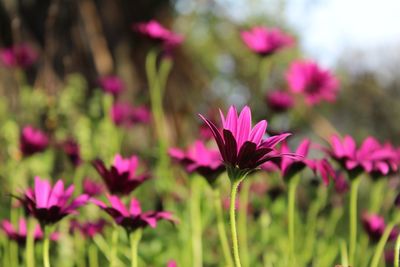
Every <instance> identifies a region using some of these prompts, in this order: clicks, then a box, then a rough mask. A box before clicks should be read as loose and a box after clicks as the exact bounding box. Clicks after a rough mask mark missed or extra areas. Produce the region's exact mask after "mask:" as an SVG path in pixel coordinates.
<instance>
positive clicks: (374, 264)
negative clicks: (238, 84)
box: [370, 223, 394, 267]
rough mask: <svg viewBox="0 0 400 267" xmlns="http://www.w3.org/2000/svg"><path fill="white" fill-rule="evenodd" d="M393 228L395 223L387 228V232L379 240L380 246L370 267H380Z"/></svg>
mask: <svg viewBox="0 0 400 267" xmlns="http://www.w3.org/2000/svg"><path fill="white" fill-rule="evenodd" d="M393 227H394V223H389V224H388V226H386V228H385V231H384V232H383V235H382V237H381V239H379V242H378V245H377V246H376V249H375V253H374V256H373V257H372V261H371V265H370V267H378V265H379V260H380V258H381V256H382V252H383V249H384V248H385V245H386V242H387V240H388V238H389V235H390V233H391V232H392V229H393Z"/></svg>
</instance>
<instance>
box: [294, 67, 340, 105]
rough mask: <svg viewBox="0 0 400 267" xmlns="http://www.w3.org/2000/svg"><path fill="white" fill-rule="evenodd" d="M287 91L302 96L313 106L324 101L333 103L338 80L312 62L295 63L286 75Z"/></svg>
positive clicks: (337, 88)
mask: <svg viewBox="0 0 400 267" xmlns="http://www.w3.org/2000/svg"><path fill="white" fill-rule="evenodd" d="M286 79H287V81H288V83H289V89H290V90H291V91H292V92H293V93H300V94H303V95H304V97H305V99H306V103H307V104H309V105H315V104H318V103H319V102H321V101H323V100H325V101H328V102H333V101H335V100H336V96H337V93H338V90H339V82H338V80H337V79H336V78H335V77H334V76H333V75H332V74H331V73H330V72H329V71H328V70H324V69H322V68H320V67H319V66H318V65H317V64H316V63H315V62H313V61H295V62H293V63H292V64H291V65H290V68H289V70H288V71H287V73H286Z"/></svg>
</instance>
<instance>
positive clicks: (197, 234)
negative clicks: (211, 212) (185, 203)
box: [190, 176, 203, 267]
mask: <svg viewBox="0 0 400 267" xmlns="http://www.w3.org/2000/svg"><path fill="white" fill-rule="evenodd" d="M200 182H201V179H200V177H197V176H194V177H192V179H191V190H190V191H191V194H190V195H191V199H190V219H191V224H192V254H193V266H194V267H201V266H203V249H202V248H203V244H202V226H201V211H200V203H201V199H200V198H201V190H202V189H201V185H200Z"/></svg>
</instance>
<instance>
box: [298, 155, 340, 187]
mask: <svg viewBox="0 0 400 267" xmlns="http://www.w3.org/2000/svg"><path fill="white" fill-rule="evenodd" d="M306 162H307V166H308V167H309V168H310V169H311V170H312V171H313V172H314V174H315V175H318V176H320V177H321V178H322V181H323V182H324V184H325V185H328V184H329V182H330V181H331V180H333V181H336V179H337V177H336V172H335V170H334V169H333V167H332V165H331V164H330V163H329V161H328V160H326V159H311V160H306Z"/></svg>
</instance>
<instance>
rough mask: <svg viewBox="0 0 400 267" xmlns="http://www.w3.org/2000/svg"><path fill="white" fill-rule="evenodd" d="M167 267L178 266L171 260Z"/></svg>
mask: <svg viewBox="0 0 400 267" xmlns="http://www.w3.org/2000/svg"><path fill="white" fill-rule="evenodd" d="M167 267H178V264H177V263H176V261H174V260H169V261H168V263H167Z"/></svg>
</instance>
